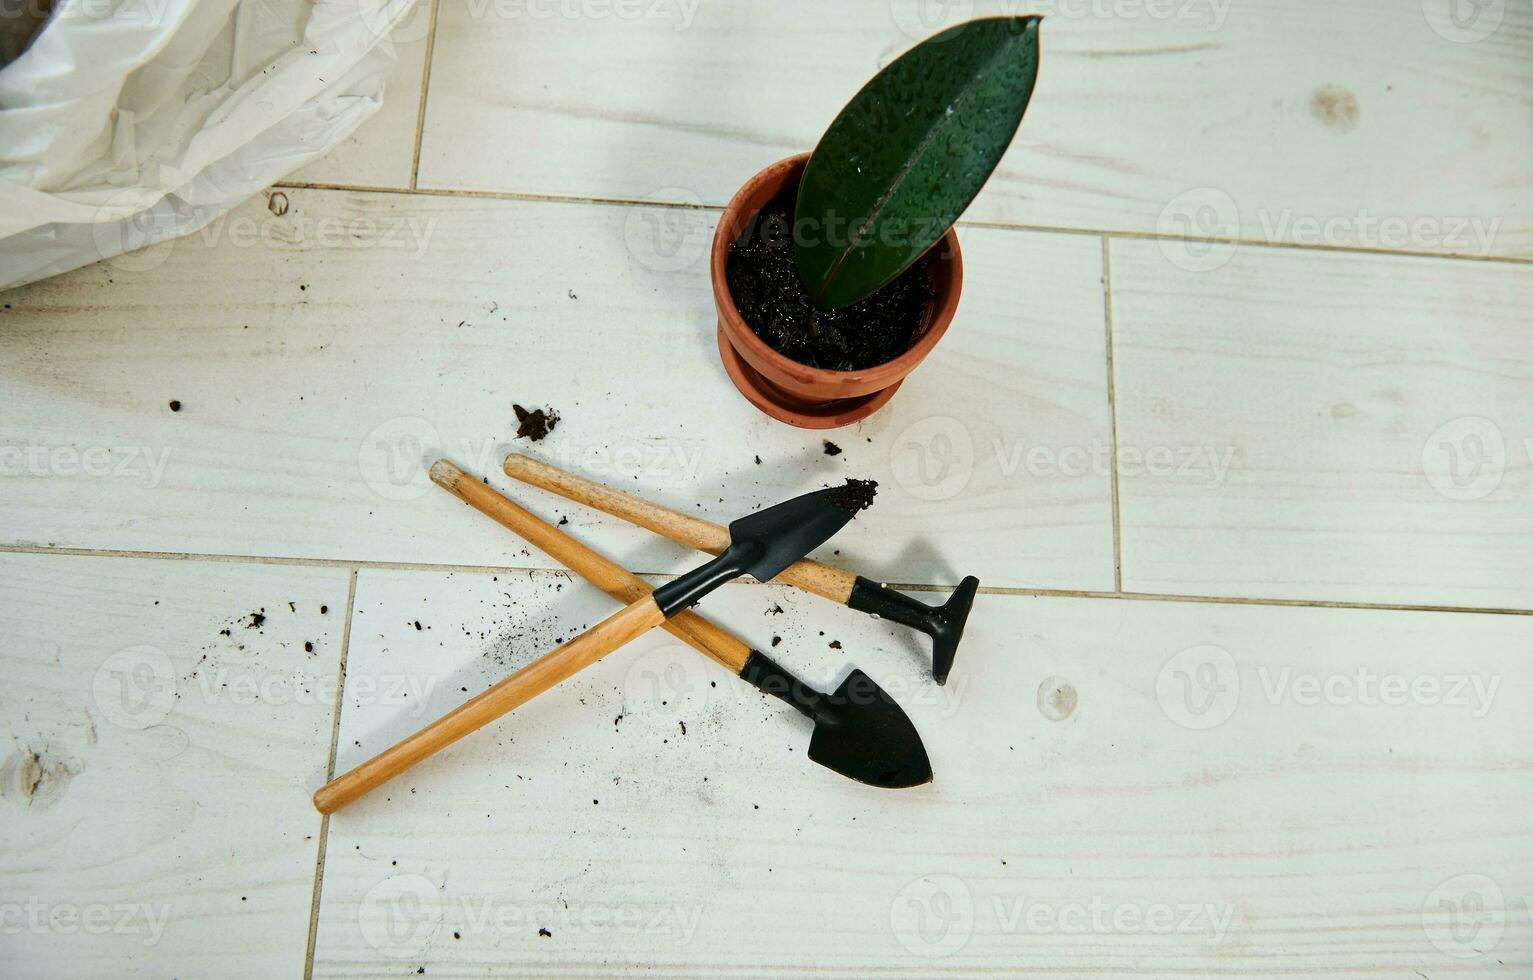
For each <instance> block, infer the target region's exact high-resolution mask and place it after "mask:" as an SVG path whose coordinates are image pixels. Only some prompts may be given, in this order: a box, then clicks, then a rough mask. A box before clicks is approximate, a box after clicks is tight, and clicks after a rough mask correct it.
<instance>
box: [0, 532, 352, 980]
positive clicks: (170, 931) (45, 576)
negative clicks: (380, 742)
mask: <svg viewBox="0 0 1533 980" xmlns="http://www.w3.org/2000/svg"><path fill="white" fill-rule="evenodd" d="M347 575H348V573H347V572H346V571H344V570H341V569H323V570H317V569H303V568H274V567H270V566H251V565H226V564H204V563H193V562H169V561H153V560H145V559H124V558H80V557H61V556H53V555H48V556H43V555H16V554H10V555H3V556H0V635H3V636H4V637H5V667H6V675H7V676H6V683H5V685H4V688H3V690H0V719H3V722H4V734H5V740H4V745H3V748H0V752H3V753H4V757H5V758H4V761H3V762H0V811H3V812H4V818H3V821H0V822H3V825H4V827H5V832H4V835H3V836H4V846H3V848H0V909H3V910H4V920H3V923H4V928H3V930H0V961H3V962H4V963H5V968H4V972H5V974H6V976H10V977H49V978H56V977H100V976H113V977H140V976H142V977H167V976H183V977H185V976H220V977H256V978H266V977H276V976H297V975H299V974H300V973H301V972H302V971H303V967H304V954H305V948H306V944H307V938H308V923H309V909H310V906H311V904H312V896H313V888H314V873H315V866H316V860H317V855H318V843H317V835H318V833H319V825H320V821H319V818H318V815H317V814H315V812H314V810H313V808H312V806H310V804H309V801H308V796H307V792H306V791H307V790H308V788H309V787H310V786H311V785H313V784H315V783H317V782H320V781H322V780H323V776H324V772H325V767H326V763H327V762H328V759H329V753H330V741H331V720H332V717H333V714H334V706H335V686H336V682H337V677H338V667H339V663H340V647H341V634H342V631H343V623H344V620H345V613H346V609H345V604H346V593H347ZM289 601H291V602H292V603H293V607H292V608H291V609H290V608H289V606H288V602H289ZM321 604H326V605H328V606H329V612H328V613H327V614H321V613H320V611H319V609H320V605H321ZM263 609H264V610H265V615H266V619H265V621H264V622H263V623H262V624H261V625H260V626H259V627H252V626H250V625H249V624H250V623H251V622H252V620H251V614H252V613H257V614H259V613H260V612H261V611H262V610H263ZM225 630H227V631H228V632H227V634H225V633H224V631H225ZM305 643H308V644H311V645H312V647H313V650H312V652H306V651H305V649H304V644H305Z"/></svg>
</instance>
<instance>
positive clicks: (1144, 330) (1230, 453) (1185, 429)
mask: <svg viewBox="0 0 1533 980" xmlns="http://www.w3.org/2000/svg"><path fill="white" fill-rule="evenodd" d="M1170 248H1171V251H1170V252H1167V251H1166V250H1164V249H1162V248H1161V247H1160V246H1159V245H1157V244H1156V243H1152V242H1122V241H1114V242H1113V243H1112V254H1111V265H1112V290H1113V341H1114V342H1113V353H1114V376H1115V381H1116V388H1117V425H1118V441H1119V444H1120V452H1130V451H1132V452H1135V453H1137V454H1138V455H1137V456H1136V457H1135V458H1134V459H1133V460H1125V465H1124V466H1123V467H1122V469H1121V472H1120V479H1119V491H1120V498H1121V500H1120V504H1121V513H1122V524H1123V527H1122V535H1123V580H1124V587H1125V588H1127V589H1130V590H1144V591H1151V592H1186V593H1196V594H1212V595H1238V596H1253V595H1254V596H1272V597H1287V598H1311V599H1315V598H1319V599H1341V600H1354V601H1365V602H1387V603H1420V604H1428V605H1438V604H1441V605H1457V606H1479V607H1492V608H1501V607H1517V608H1529V607H1533V547H1530V544H1533V506H1530V503H1533V459H1530V456H1533V345H1530V344H1529V342H1528V333H1529V330H1530V328H1533V271H1530V270H1526V269H1520V268H1516V267H1509V266H1499V265H1495V264H1490V263H1476V262H1461V261H1448V260H1437V259H1414V258H1392V257H1384V256H1342V255H1335V254H1329V255H1327V254H1317V253H1303V252H1295V251H1288V250H1264V249H1250V248H1242V249H1239V250H1237V251H1235V252H1234V253H1233V254H1229V255H1224V256H1222V257H1215V258H1218V259H1219V260H1220V261H1222V262H1223V263H1224V264H1222V265H1220V266H1219V267H1218V268H1214V269H1210V270H1208V271H1205V272H1193V271H1188V269H1186V268H1184V267H1183V266H1184V263H1183V262H1182V261H1181V260H1182V258H1183V257H1184V256H1182V255H1181V254H1180V253H1178V252H1177V251H1176V249H1175V247H1174V246H1172V247H1170ZM1173 260H1175V261H1173ZM1152 451H1153V452H1156V453H1159V454H1161V456H1162V459H1161V461H1160V463H1159V465H1158V466H1153V467H1152V466H1151V465H1149V464H1150V463H1152V462H1153V461H1151V460H1149V457H1148V455H1147V454H1148V453H1150V452H1152ZM1168 453H1169V454H1172V455H1174V457H1175V465H1174V467H1173V466H1170V465H1168V462H1167V459H1166V458H1165V457H1166V454H1168ZM1226 459H1227V460H1228V461H1229V462H1228V467H1227V469H1224V470H1223V471H1222V472H1221V467H1222V466H1223V464H1224V461H1225V460H1226ZM1187 460H1193V462H1194V465H1193V466H1191V467H1190V468H1189V469H1188V470H1187V471H1185V472H1183V471H1182V469H1181V467H1182V463H1183V462H1184V461H1187ZM1211 461H1212V462H1211Z"/></svg>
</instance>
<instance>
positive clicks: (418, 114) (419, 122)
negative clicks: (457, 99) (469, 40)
mask: <svg viewBox="0 0 1533 980" xmlns="http://www.w3.org/2000/svg"><path fill="white" fill-rule="evenodd" d="M439 9H440V0H431V14H430V16H431V23H430V24H429V25H427V27H426V59H425V61H424V62H423V63H422V65H421V94H420V102H419V103H418V104H417V106H416V110H415V148H414V150H413V151H412V152H411V154H410V189H411V190H412V191H413V190H415V188H416V178H417V177H418V176H419V174H420V169H421V137H422V136H423V135H424V134H425V131H426V95H427V90H428V89H429V88H430V86H431V59H432V56H433V55H434V54H435V53H436V18H437V11H438V10H439Z"/></svg>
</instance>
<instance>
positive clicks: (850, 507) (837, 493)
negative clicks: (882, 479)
mask: <svg viewBox="0 0 1533 980" xmlns="http://www.w3.org/2000/svg"><path fill="white" fill-rule="evenodd" d="M822 493H823V494H824V496H825V499H826V500H828V501H830V502H831V503H832V504H834V505H836V506H837V507H839V508H841V509H842V510H844V511H846V512H847V513H849V514H851V515H852V516H854V517H855V516H856V515H857V512H858V511H862V510H867V509H868V508H869V507H871V506H873V497H874V496H875V495H877V493H878V481H876V480H853V479H850V478H849V479H847V481H846V484H845V485H844V486H839V487H831V488H830V489H828V490H824V491H822Z"/></svg>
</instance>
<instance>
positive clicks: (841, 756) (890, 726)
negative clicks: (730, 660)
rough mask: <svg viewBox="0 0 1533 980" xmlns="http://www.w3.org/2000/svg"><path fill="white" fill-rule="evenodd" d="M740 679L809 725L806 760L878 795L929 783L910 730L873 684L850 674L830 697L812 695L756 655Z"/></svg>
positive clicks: (926, 762)
mask: <svg viewBox="0 0 1533 980" xmlns="http://www.w3.org/2000/svg"><path fill="white" fill-rule="evenodd" d="M740 677H741V678H743V679H744V680H746V681H749V682H750V683H751V684H754V685H755V686H756V687H758V688H760V689H761V691H762V692H763V693H766V694H770V695H772V696H773V697H777V698H781V699H782V700H784V701H786V702H787V703H788V704H791V705H792V706H793V707H795V708H797V709H798V710H799V711H800V712H802V713H803V714H804V715H806V716H807V717H809V718H810V719H812V720H813V721H814V734H813V735H811V736H810V738H809V758H810V759H812V760H814V761H815V762H817V763H819V764H820V765H822V766H824V767H825V768H827V769H830V770H832V771H834V772H838V773H840V774H841V775H843V776H847V777H849V778H851V779H855V780H857V781H858V782H861V783H867V784H868V785H870V786H878V787H880V788H882V789H905V788H907V787H910V786H920V785H921V784H922V783H929V782H931V778H932V767H931V760H929V759H928V758H927V757H926V746H924V745H922V744H921V736H920V734H919V733H917V732H916V726H915V725H913V724H911V723H910V718H909V717H908V716H907V715H906V714H905V712H904V710H903V709H901V708H900V706H899V705H898V704H896V703H895V701H894V699H893V698H891V697H890V696H889V695H888V693H887V692H885V691H884V689H883V688H881V687H879V686H878V684H877V682H875V681H874V680H873V678H871V677H869V676H868V675H867V674H864V673H863V672H862V671H860V670H856V669H854V670H853V671H852V672H851V673H850V674H848V675H847V678H846V680H844V681H842V682H841V686H840V687H838V688H836V690H835V693H833V694H826V693H825V692H823V691H817V690H815V689H814V688H812V687H810V686H809V685H808V684H805V683H804V682H803V681H801V680H799V679H798V678H797V677H795V676H794V675H792V674H790V673H789V672H788V671H787V670H785V669H783V667H782V666H780V665H779V664H778V663H776V662H775V661H773V660H772V658H770V657H768V656H767V655H766V654H764V653H761V652H760V651H758V650H753V651H751V655H750V659H748V660H746V662H745V666H744V667H743V668H742V669H741V670H740Z"/></svg>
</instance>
